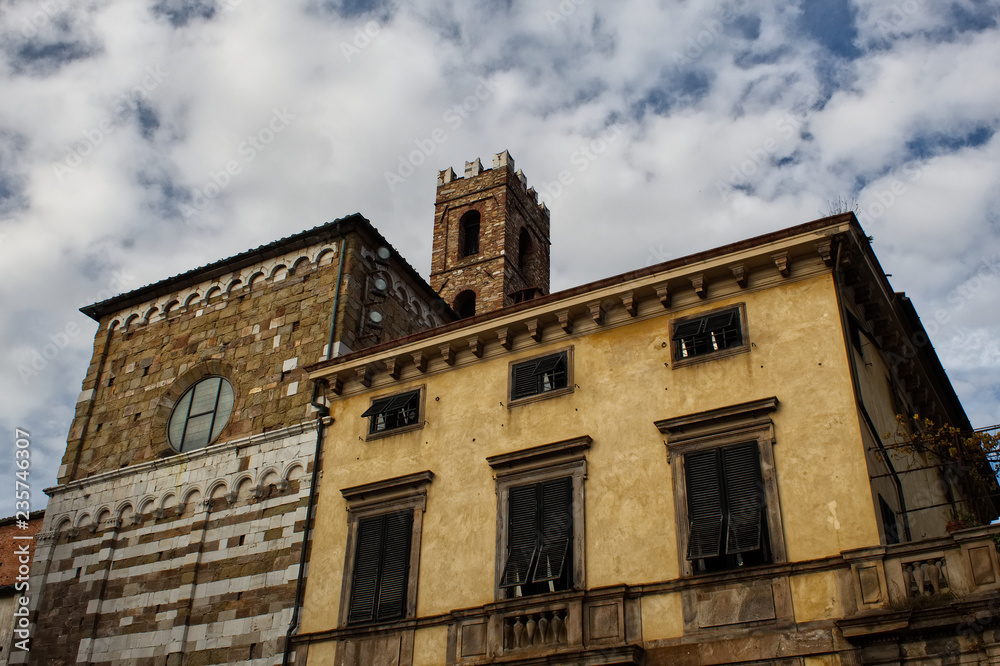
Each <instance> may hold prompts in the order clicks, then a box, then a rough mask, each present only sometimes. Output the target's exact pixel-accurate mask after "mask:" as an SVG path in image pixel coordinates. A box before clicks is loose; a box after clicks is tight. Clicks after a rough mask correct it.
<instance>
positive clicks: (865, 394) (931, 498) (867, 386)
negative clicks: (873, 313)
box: [851, 334, 951, 539]
mask: <svg viewBox="0 0 1000 666" xmlns="http://www.w3.org/2000/svg"><path fill="white" fill-rule="evenodd" d="M861 342H862V353H858V351H857V350H855V349H854V347H853V345H852V347H851V353H852V354H853V355H854V359H855V367H856V368H857V378H858V387H859V389H860V391H861V395H862V398H863V401H864V405H865V408H866V409H867V410H868V414H869V416H870V417H871V419H872V421H873V422H874V424H875V429H876V433H874V434H871V435H869V433H868V432H866V433H865V434H866V439H867V440H869V446H870V447H871V448H874V446H875V441H874V440H873V439H872V438H873V437H879V438H880V439H881V440H882V442H883V444H884V445H885V447H886V451H887V452H888V453H889V456H890V459H891V460H892V463H893V466H894V467H895V469H896V472H897V474H898V475H899V478H900V483H901V484H902V486H903V495H904V497H905V499H906V508H907V512H908V516H909V520H910V530H911V536H912V537H913V538H914V539H923V538H928V537H930V538H933V537H938V536H943V535H944V534H946V531H945V525H946V524H947V523H948V521H949V519H950V518H951V513H950V509H949V508H948V506H943V505H945V503H946V502H947V498H946V495H945V489H944V485H943V481H942V479H941V476H940V474H938V472H937V469H936V468H934V467H932V464H933V462H934V461H933V460H928V459H927V458H926V457H924V456H922V455H916V454H913V453H905V452H903V451H901V450H900V449H899V448H898V446H897V445H898V443H899V441H900V438H901V436H902V435H903V434H904V433H901V431H900V428H899V424H898V422H897V421H896V413H897V409H899V410H901V411H902V410H904V406H903V405H897V404H896V402H895V401H894V399H893V395H892V386H891V384H890V383H889V373H890V370H889V366H888V364H887V363H886V359H885V358H884V356H883V353H882V352H881V351H880V350H879V349H878V348H877V347H876V346H875V345H874V344H873V343H872V342H871V341H870V340H869V339H868V338H867V337H866V336H865V335H864V334H861ZM904 416H905V417H907V418H909V417H910V416H912V414H910V415H904ZM873 458H874V460H873ZM869 460H870V465H871V467H872V470H873V476H877V477H878V478H875V479H873V481H872V487H873V488H874V489H875V492H876V493H879V494H881V495H882V497H883V498H885V501H886V502H887V503H888V504H889V505H890V506H891V507H892V508H893V509H894V510H895V511H896V512H897V525H898V527H899V536H900V539H903V538H904V537H903V517H902V516H901V515H899V514H898V512H899V510H900V506H899V502H898V500H897V497H896V488H895V486H894V485H893V481H892V478H891V477H889V476H888V467H887V466H886V465H885V464H884V463H883V462H882V461H881V460H880V459H878V457H876V456H875V454H874V453H873V452H870V453H869ZM875 497H876V499H875V500H874V501H875V502H876V503H877V501H878V500H877V495H875ZM876 506H877V504H876ZM927 507H934V508H927Z"/></svg>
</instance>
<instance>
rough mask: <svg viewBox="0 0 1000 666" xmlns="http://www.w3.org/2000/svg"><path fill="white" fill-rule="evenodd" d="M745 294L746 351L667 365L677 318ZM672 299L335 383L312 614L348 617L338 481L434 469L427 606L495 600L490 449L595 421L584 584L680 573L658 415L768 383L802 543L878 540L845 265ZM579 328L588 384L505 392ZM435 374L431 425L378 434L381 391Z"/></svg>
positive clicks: (423, 585)
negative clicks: (773, 283)
mask: <svg viewBox="0 0 1000 666" xmlns="http://www.w3.org/2000/svg"><path fill="white" fill-rule="evenodd" d="M740 301H743V302H745V303H746V308H747V320H748V329H749V330H748V332H747V335H748V336H749V339H750V341H751V342H752V343H753V345H752V348H751V350H750V351H749V352H748V353H743V354H738V355H736V356H732V357H728V358H721V359H715V360H706V361H705V362H702V363H696V364H693V365H689V366H686V367H681V368H677V369H673V368H672V367H668V365H667V364H669V365H672V363H671V358H670V346H671V345H670V327H669V322H670V320H671V319H672V318H676V317H680V316H686V315H691V314H696V313H697V312H699V311H704V310H709V309H716V308H719V307H724V306H726V305H729V304H735V303H738V302H740ZM664 313H665V314H664V316H662V317H657V318H655V319H649V320H644V321H637V322H635V323H632V324H630V325H627V326H622V327H618V328H613V329H606V330H602V331H600V332H597V333H593V334H590V335H586V336H580V337H575V338H570V339H567V338H566V337H565V336H563V335H561V334H553V335H552V336H551V337H552V342H546V343H543V344H535V343H534V342H532V341H530V340H521V339H518V342H517V346H516V347H515V350H514V351H513V352H511V353H503V354H500V355H498V356H494V357H491V358H484V359H483V360H482V361H478V362H475V363H473V364H471V365H470V366H468V367H462V364H461V363H460V364H458V365H456V367H455V368H453V369H451V370H450V371H446V372H443V373H438V374H433V373H428V374H427V375H425V376H421V377H419V378H415V379H412V380H409V381H399V382H394V383H392V384H391V385H388V386H386V385H383V386H380V387H378V388H375V389H373V390H371V391H369V392H367V393H363V394H358V395H354V396H349V397H345V398H343V399H340V400H336V401H334V403H333V404H332V406H331V415H332V416H333V417H334V419H335V423H334V424H333V426H332V427H331V428H330V429H329V438H328V440H327V443H326V451H325V454H324V460H323V470H324V471H323V481H322V489H321V495H320V499H319V506H318V513H317V529H316V533H315V534H316V536H315V539H316V540H315V544H314V547H313V551H312V552H313V556H312V564H311V565H310V571H309V581H308V586H307V594H306V600H305V609H306V611H305V616H304V625H305V626H304V627H303V630H304V631H306V632H312V631H320V630H325V629H330V628H333V627H334V626H335V625H336V621H337V615H338V612H339V609H338V605H339V603H340V588H341V583H342V578H343V565H344V549H345V545H346V541H347V519H346V512H345V503H344V501H343V498H342V497H341V495H340V492H339V490H340V489H341V488H345V487H349V486H355V485H358V484H362V483H368V482H372V481H377V480H381V479H386V478H390V477H394V476H400V475H403V474H410V473H413V472H418V471H421V470H425V469H429V470H431V471H433V472H434V473H435V475H436V477H435V479H434V481H433V483H431V484H430V487H429V490H428V497H427V510H426V513H425V516H424V526H423V542H422V544H421V559H420V572H419V576H420V578H419V593H418V603H417V614H418V616H427V615H433V614H437V613H445V612H448V611H449V610H451V609H457V608H468V607H474V606H480V605H482V604H485V603H489V602H492V601H493V600H494V598H493V590H494V567H495V559H496V514H497V501H496V494H495V487H494V481H493V479H492V476H491V471H492V470H491V468H490V466H489V465H488V464H487V461H486V457H487V456H490V455H494V454H499V453H504V452H508V451H514V450H519V449H525V448H528V447H532V446H538V445H541V444H545V443H549V442H554V441H558V440H562V439H566V438H569V437H576V436H582V435H589V436H591V437H592V438H593V445H592V447H591V448H590V450H589V451H588V452H587V460H588V478H587V480H586V483H585V494H586V505H585V513H586V528H585V529H586V556H585V562H586V577H587V579H586V586H587V587H598V586H603V585H612V584H620V583H626V584H641V583H650V582H656V581H663V580H670V579H673V578H676V577H677V576H678V571H679V567H678V561H677V546H676V537H677V528H676V526H675V525H674V506H673V490H672V476H671V469H670V467H669V465H668V462H667V456H666V448H665V446H664V438H663V436H662V435H661V434H660V433H659V431H658V430H657V428H656V426H655V425H654V421H656V420H658V419H665V418H671V417H676V416H682V415H685V414H690V413H694V412H701V411H704V410H708V409H713V408H719V407H724V406H727V405H733V404H737V403H741V402H745V401H749V400H754V399H759V398H766V397H769V396H777V397H778V399H779V401H781V404H780V406H779V407H778V410H777V411H776V412H775V413H774V415H773V418H774V422H775V433H776V444H775V447H774V456H775V465H776V467H777V470H776V476H777V480H778V490H779V494H780V498H781V513H782V521H783V526H784V534H785V540H786V551H787V554H788V557H789V559H790V560H805V559H812V558H818V557H823V556H830V555H836V554H837V553H839V552H840V551H841V550H843V549H848V548H857V547H861V546H868V545H872V544H876V543H878V530H877V526H876V522H875V516H874V512H873V509H872V506H871V493H870V491H869V485H868V474H867V470H866V466H865V462H864V455H863V448H862V445H861V442H860V438H859V437H860V433H859V426H858V422H857V418H856V416H855V414H856V409H855V406H854V400H853V393H852V389H851V386H850V379H849V377H850V375H849V372H848V367H847V355H846V351H845V348H844V340H843V336H842V334H841V332H840V323H839V315H838V311H837V302H836V298H835V295H834V287H833V283H832V280H831V278H830V277H829V276H819V277H815V278H810V279H806V280H802V281H790V282H787V283H783V284H782V285H781V286H780V287H777V288H772V289H766V290H762V291H745V292H742V293H740V294H738V298H736V297H734V298H732V299H729V300H726V301H715V302H710V303H707V304H699V306H698V307H692V308H688V309H686V310H675V311H664ZM570 344H571V345H573V346H574V354H575V383H576V384H577V388H576V390H575V391H574V392H573V393H572V394H570V395H566V396H561V397H553V398H551V399H546V400H540V401H538V402H534V403H530V404H524V405H521V406H518V407H515V408H513V409H508V408H507V407H506V402H507V370H508V364H509V362H510V361H515V360H519V359H523V358H530V357H534V356H537V355H539V354H544V353H547V352H554V351H557V350H559V349H562V348H565V347H567V346H568V345H570ZM463 360H464V359H463ZM421 385H424V386H426V414H425V417H426V424H425V426H424V427H423V428H422V429H420V430H417V431H414V432H409V433H404V434H400V435H397V436H392V437H387V438H384V439H379V440H375V441H372V442H365V441H364V436H365V431H366V427H367V419H362V418H361V417H360V415H361V413H362V412H363V411H364V410H365V409H366V408H367V407H368V405H369V404H370V400H371V398H372V397H378V396H380V395H387V394H393V393H397V392H399V391H403V390H406V389H411V388H415V387H418V386H421ZM644 603H645V602H644ZM651 603H652V604H654V605H655V604H656V603H661V605H662V604H664V603H665V604H667V606H670V605H671V604H673V603H674V602H672V601H666V600H661V602H656V601H651ZM675 614H676V613H675V611H673V610H671V611H670V615H669V616H668V617H669V618H673V617H674V615H675ZM644 615H646V612H645V611H644ZM675 625H676V621H675V619H667V620H664V621H662V622H660V623H659V624H657V622H655V621H654V622H652V624H651V626H650V627H646V626H645V623H644V633H645V634H648V633H649V632H650V631H654V632H661V631H662V632H665V633H669V634H671V635H674V634H675V632H676V626H675ZM657 637H658V636H654V635H646V636H645V638H647V639H654V638H657Z"/></svg>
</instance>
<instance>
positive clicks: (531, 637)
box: [503, 608, 568, 650]
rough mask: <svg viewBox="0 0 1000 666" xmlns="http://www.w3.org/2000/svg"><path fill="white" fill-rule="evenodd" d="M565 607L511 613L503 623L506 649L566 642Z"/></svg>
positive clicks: (563, 643) (566, 613) (566, 614)
mask: <svg viewBox="0 0 1000 666" xmlns="http://www.w3.org/2000/svg"><path fill="white" fill-rule="evenodd" d="M567 616H568V612H567V610H566V609H565V608H559V609H556V610H546V611H526V612H524V613H519V614H517V615H509V616H507V617H505V618H504V623H503V645H504V649H505V650H515V649H518V648H526V647H542V646H551V645H565V644H566V619H567Z"/></svg>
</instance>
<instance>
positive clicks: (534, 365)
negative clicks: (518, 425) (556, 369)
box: [510, 361, 538, 400]
mask: <svg viewBox="0 0 1000 666" xmlns="http://www.w3.org/2000/svg"><path fill="white" fill-rule="evenodd" d="M511 375H512V376H511V383H512V384H513V385H514V386H513V389H512V392H511V396H510V397H511V399H512V400H517V399H518V398H525V397H527V396H529V395H535V394H536V393H538V361H529V362H528V363H522V364H521V365H515V366H514V368H513V370H512V373H511Z"/></svg>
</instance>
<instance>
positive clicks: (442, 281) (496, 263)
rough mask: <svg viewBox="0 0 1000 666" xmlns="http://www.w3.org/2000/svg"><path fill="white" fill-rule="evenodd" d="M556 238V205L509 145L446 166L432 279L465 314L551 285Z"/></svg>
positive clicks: (438, 203)
mask: <svg viewBox="0 0 1000 666" xmlns="http://www.w3.org/2000/svg"><path fill="white" fill-rule="evenodd" d="M549 245H550V241H549V210H548V208H546V207H545V204H540V203H538V195H537V194H536V193H535V190H534V189H533V188H530V187H528V186H527V182H526V179H525V177H524V174H523V173H522V172H521V171H520V170H518V171H514V158H512V157H511V156H510V154H509V153H508V152H507V151H504V152H502V153H499V154H497V155H494V156H493V168H492V169H483V165H482V163H481V162H480V161H479V159H478V158H477V159H476V160H475V161H474V162H466V163H465V176H464V177H462V176H456V175H455V171H454V170H453V169H452V168H451V167H449V168H447V169H445V170H444V171H442V172H440V173H439V174H438V181H437V198H436V199H435V201H434V248H433V253H432V255H431V287H433V288H434V290H435V291H436V292H438V294H440V295H441V298H443V299H444V300H445V302H447V303H448V304H449V305H451V306H452V307H453V308H454V309H455V311H456V312H458V313H459V314H460V315H461V316H462V317H470V316H473V315H477V314H482V313H484V312H489V311H491V310H498V309H500V308H502V307H504V306H507V305H512V304H513V303H519V302H521V301H523V300H529V299H531V298H534V297H536V296H539V295H542V294H547V293H549Z"/></svg>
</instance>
